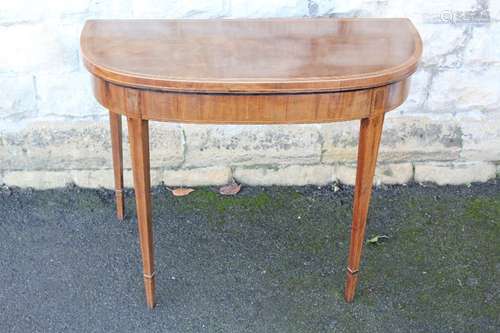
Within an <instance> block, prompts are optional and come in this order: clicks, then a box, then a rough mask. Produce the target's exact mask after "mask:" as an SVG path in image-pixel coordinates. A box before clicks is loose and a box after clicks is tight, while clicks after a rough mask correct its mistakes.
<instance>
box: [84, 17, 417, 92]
mask: <svg viewBox="0 0 500 333" xmlns="http://www.w3.org/2000/svg"><path fill="white" fill-rule="evenodd" d="M80 42H81V52H82V56H83V61H84V64H85V66H86V67H87V68H88V69H89V70H90V72H91V73H92V74H93V75H95V76H97V77H99V78H102V79H104V80H106V81H109V82H112V83H115V84H119V85H124V86H131V87H139V88H149V89H156V90H165V91H191V92H206V93H250V94H251V93H283V92H286V93H290V92H297V93H307V92H319V91H324V92H328V91H342V90H356V89H365V88H371V87H377V86H382V85H386V84H389V83H392V82H396V81H400V80H403V79H405V78H406V77H408V76H409V75H411V74H412V73H413V72H414V71H415V70H416V67H417V64H418V62H419V60H420V57H421V53H422V42H421V39H420V36H419V34H418V32H417V31H416V29H415V27H414V26H413V24H412V23H411V21H410V20H408V19H356V18H352V19H344V18H311V19H304V18H297V19H294V18H287V19H217V20H213V19H211V20H89V21H87V23H86V24H85V27H84V29H83V32H82V35H81V41H80Z"/></svg>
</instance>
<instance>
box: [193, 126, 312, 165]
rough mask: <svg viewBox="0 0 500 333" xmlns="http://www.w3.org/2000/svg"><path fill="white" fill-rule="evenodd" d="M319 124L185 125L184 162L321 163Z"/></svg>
mask: <svg viewBox="0 0 500 333" xmlns="http://www.w3.org/2000/svg"><path fill="white" fill-rule="evenodd" d="M317 128H318V127H317V126H316V125H265V126H261V125H252V126H236V125H234V126H228V125H224V126H215V125H183V129H184V133H185V142H186V151H185V166H187V167H201V166H214V165H223V166H224V165H228V166H236V165H258V164H314V163H319V161H320V156H321V142H320V136H319V133H318V130H317Z"/></svg>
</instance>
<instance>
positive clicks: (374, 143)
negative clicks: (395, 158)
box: [344, 113, 384, 302]
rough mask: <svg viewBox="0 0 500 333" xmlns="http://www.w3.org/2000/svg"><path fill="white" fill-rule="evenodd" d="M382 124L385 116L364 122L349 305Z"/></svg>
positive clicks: (347, 288) (348, 284) (348, 283)
mask: <svg viewBox="0 0 500 333" xmlns="http://www.w3.org/2000/svg"><path fill="white" fill-rule="evenodd" d="M383 124H384V114H383V113H382V114H381V115H378V116H376V117H373V118H365V119H362V120H361V128H360V133H359V145H358V165H357V170H356V187H355V189H354V206H353V214H352V230H351V242H350V246H349V259H348V265H347V280H346V286H345V293H344V297H345V300H346V301H347V302H351V301H352V300H353V298H354V293H355V291H356V285H357V283H358V272H359V264H360V261H361V252H362V251H363V242H364V238H365V227H366V217H367V215H368V207H369V205H370V197H371V192H372V184H373V175H374V173H375V166H376V164H377V155H378V147H379V145H380V137H381V134H382V127H383Z"/></svg>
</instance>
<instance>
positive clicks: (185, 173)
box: [159, 167, 232, 186]
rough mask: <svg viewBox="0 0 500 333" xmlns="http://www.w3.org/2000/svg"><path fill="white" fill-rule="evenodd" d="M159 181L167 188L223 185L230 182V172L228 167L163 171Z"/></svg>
mask: <svg viewBox="0 0 500 333" xmlns="http://www.w3.org/2000/svg"><path fill="white" fill-rule="evenodd" d="M159 180H161V181H162V182H163V183H164V184H165V185H169V186H203V185H224V184H228V183H229V182H231V180H232V172H231V168H229V167H208V168H194V169H175V170H171V169H165V170H162V171H161V173H160V175H159Z"/></svg>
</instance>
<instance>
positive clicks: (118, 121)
mask: <svg viewBox="0 0 500 333" xmlns="http://www.w3.org/2000/svg"><path fill="white" fill-rule="evenodd" d="M109 126H110V128H111V149H112V151H113V172H114V175H115V200H116V217H117V218H118V219H119V220H123V216H124V212H125V204H124V200H123V148H122V116H121V115H120V114H117V113H114V112H111V111H110V112H109Z"/></svg>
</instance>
